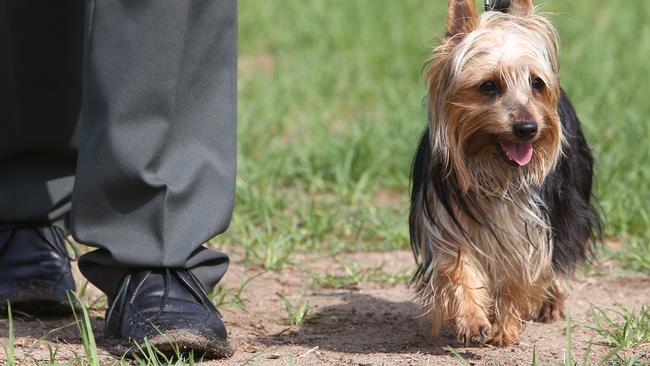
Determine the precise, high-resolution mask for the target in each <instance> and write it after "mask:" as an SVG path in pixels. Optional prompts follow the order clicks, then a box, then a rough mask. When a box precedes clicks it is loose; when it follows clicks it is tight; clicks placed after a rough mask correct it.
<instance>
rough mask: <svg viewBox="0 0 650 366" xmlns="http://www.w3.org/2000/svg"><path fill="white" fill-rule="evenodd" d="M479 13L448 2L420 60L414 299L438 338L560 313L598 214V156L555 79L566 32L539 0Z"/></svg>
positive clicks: (509, 329) (495, 336)
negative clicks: (440, 32)
mask: <svg viewBox="0 0 650 366" xmlns="http://www.w3.org/2000/svg"><path fill="white" fill-rule="evenodd" d="M487 5H489V7H487V8H486V11H485V12H484V13H483V14H481V15H478V14H477V11H476V8H475V4H474V1H473V0H449V3H448V16H447V25H446V34H445V35H444V37H443V39H442V41H441V44H440V46H439V47H437V48H435V50H434V52H433V56H432V57H431V59H430V60H429V61H428V62H427V64H426V65H425V68H424V72H425V76H426V80H427V85H428V123H427V128H426V129H425V131H424V133H423V135H422V138H421V140H420V144H419V147H418V149H417V151H416V155H415V158H414V161H413V167H412V190H411V207H410V215H409V227H410V237H411V246H412V249H413V251H414V254H415V258H416V263H417V264H418V270H417V272H416V275H415V277H414V279H413V282H415V283H416V284H417V298H418V299H419V301H420V303H421V305H422V307H423V311H424V312H425V314H427V315H428V316H427V317H426V318H427V319H430V321H431V327H432V330H433V334H434V336H438V335H439V334H440V329H441V326H442V325H444V324H449V325H452V326H454V328H455V331H456V336H457V337H458V339H459V340H460V341H463V342H465V344H466V345H475V344H484V343H490V344H493V345H497V346H505V345H510V344H513V343H516V342H517V341H518V340H519V338H520V335H521V332H522V331H523V328H524V325H525V323H526V322H528V321H531V320H537V321H541V322H550V321H554V320H556V319H559V318H561V317H562V316H563V311H564V300H565V296H566V291H567V290H566V280H567V279H568V278H569V277H570V275H571V274H572V273H573V272H574V270H575V268H576V267H577V266H578V265H580V264H581V263H583V262H585V261H588V260H589V259H590V258H591V257H592V256H593V252H594V248H595V243H596V242H597V237H598V235H599V234H598V233H599V231H600V226H601V221H600V218H599V216H598V213H597V210H596V209H595V207H594V202H593V199H592V192H591V190H592V178H593V157H592V154H591V151H590V149H589V146H588V145H587V142H586V141H585V138H584V136H583V134H582V131H581V129H580V122H579V120H578V117H577V116H576V113H575V111H574V108H573V107H572V105H571V102H570V100H569V98H568V97H567V96H566V94H565V93H564V91H563V90H562V89H561V88H560V82H559V76H558V60H557V58H558V47H559V46H558V44H559V41H558V35H557V32H556V30H555V28H554V27H553V25H552V24H551V22H550V21H549V19H548V18H547V17H546V16H544V15H540V14H537V12H536V10H535V7H534V5H533V3H532V0H505V1H504V0H498V1H496V2H495V3H494V4H491V5H490V4H489V1H488V4H487Z"/></svg>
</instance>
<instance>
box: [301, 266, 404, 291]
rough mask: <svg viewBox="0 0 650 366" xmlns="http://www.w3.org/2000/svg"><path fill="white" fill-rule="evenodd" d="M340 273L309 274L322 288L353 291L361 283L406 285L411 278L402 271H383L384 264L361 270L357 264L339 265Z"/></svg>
mask: <svg viewBox="0 0 650 366" xmlns="http://www.w3.org/2000/svg"><path fill="white" fill-rule="evenodd" d="M341 267H342V273H341V272H339V273H329V272H327V273H325V274H323V275H321V274H318V273H310V274H309V275H310V276H311V277H312V279H313V280H314V282H315V283H316V284H317V285H318V286H320V287H324V288H333V289H342V288H347V289H353V288H356V287H358V286H359V284H361V283H362V282H364V281H365V282H373V283H378V284H381V285H386V286H394V285H396V284H400V283H401V284H406V283H408V281H409V280H410V279H411V277H413V275H412V274H409V273H405V272H403V271H395V272H389V271H386V270H384V264H381V265H379V266H375V267H368V268H361V267H360V266H359V263H358V262H353V263H351V264H345V263H342V264H341Z"/></svg>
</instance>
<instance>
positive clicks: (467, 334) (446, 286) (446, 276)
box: [432, 251, 492, 345]
mask: <svg viewBox="0 0 650 366" xmlns="http://www.w3.org/2000/svg"><path fill="white" fill-rule="evenodd" d="M476 263H477V262H476V261H475V260H474V258H473V257H472V256H470V255H468V254H465V253H462V252H460V251H459V252H458V255H457V256H445V257H444V258H441V259H440V261H439V262H438V270H437V276H436V282H437V284H436V287H437V291H436V292H437V294H436V295H437V296H436V299H435V300H434V303H433V304H432V305H433V307H432V310H433V311H432V314H433V326H434V334H437V333H438V330H439V328H440V325H441V323H442V322H443V321H451V322H452V323H453V324H454V325H455V328H456V335H457V337H458V339H459V340H461V341H463V342H465V344H468V345H469V344H482V343H485V342H486V341H487V340H488V339H489V337H490V331H491V328H490V327H491V326H490V321H489V319H488V314H489V309H490V308H491V302H492V301H491V297H490V293H489V290H488V287H487V284H486V277H485V276H484V275H483V272H482V271H481V270H480V267H479V266H478V265H477V264H476Z"/></svg>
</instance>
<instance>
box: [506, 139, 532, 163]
mask: <svg viewBox="0 0 650 366" xmlns="http://www.w3.org/2000/svg"><path fill="white" fill-rule="evenodd" d="M500 144H501V148H502V149H503V151H505V152H506V154H508V156H509V157H510V159H512V160H513V161H514V162H515V163H517V164H518V165H519V166H524V165H526V164H528V163H529V162H530V159H531V158H532V157H533V146H532V145H531V144H529V143H527V142H522V143H516V142H510V141H501V142H500Z"/></svg>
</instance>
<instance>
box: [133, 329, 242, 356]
mask: <svg viewBox="0 0 650 366" xmlns="http://www.w3.org/2000/svg"><path fill="white" fill-rule="evenodd" d="M147 344H148V345H149V346H152V347H153V348H155V349H156V350H158V351H159V352H161V353H163V354H164V355H165V356H171V357H174V356H178V355H179V354H180V355H186V356H187V355H189V354H190V353H192V354H193V355H194V359H195V360H201V359H217V358H228V357H231V356H232V355H233V354H234V353H235V352H234V350H233V349H232V347H231V346H230V343H228V341H227V340H225V339H222V338H219V337H216V336H215V337H206V336H205V335H203V334H197V333H196V332H193V331H192V330H174V331H169V332H165V334H161V335H158V336H155V337H153V338H151V339H147ZM124 347H128V348H127V349H126V350H124ZM120 348H122V352H121V353H122V355H124V356H126V357H130V358H133V357H136V356H137V357H147V356H148V354H147V345H146V344H145V342H144V341H142V342H139V343H138V345H137V346H136V345H133V344H132V343H131V344H129V345H128V346H125V345H121V346H120Z"/></svg>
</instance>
